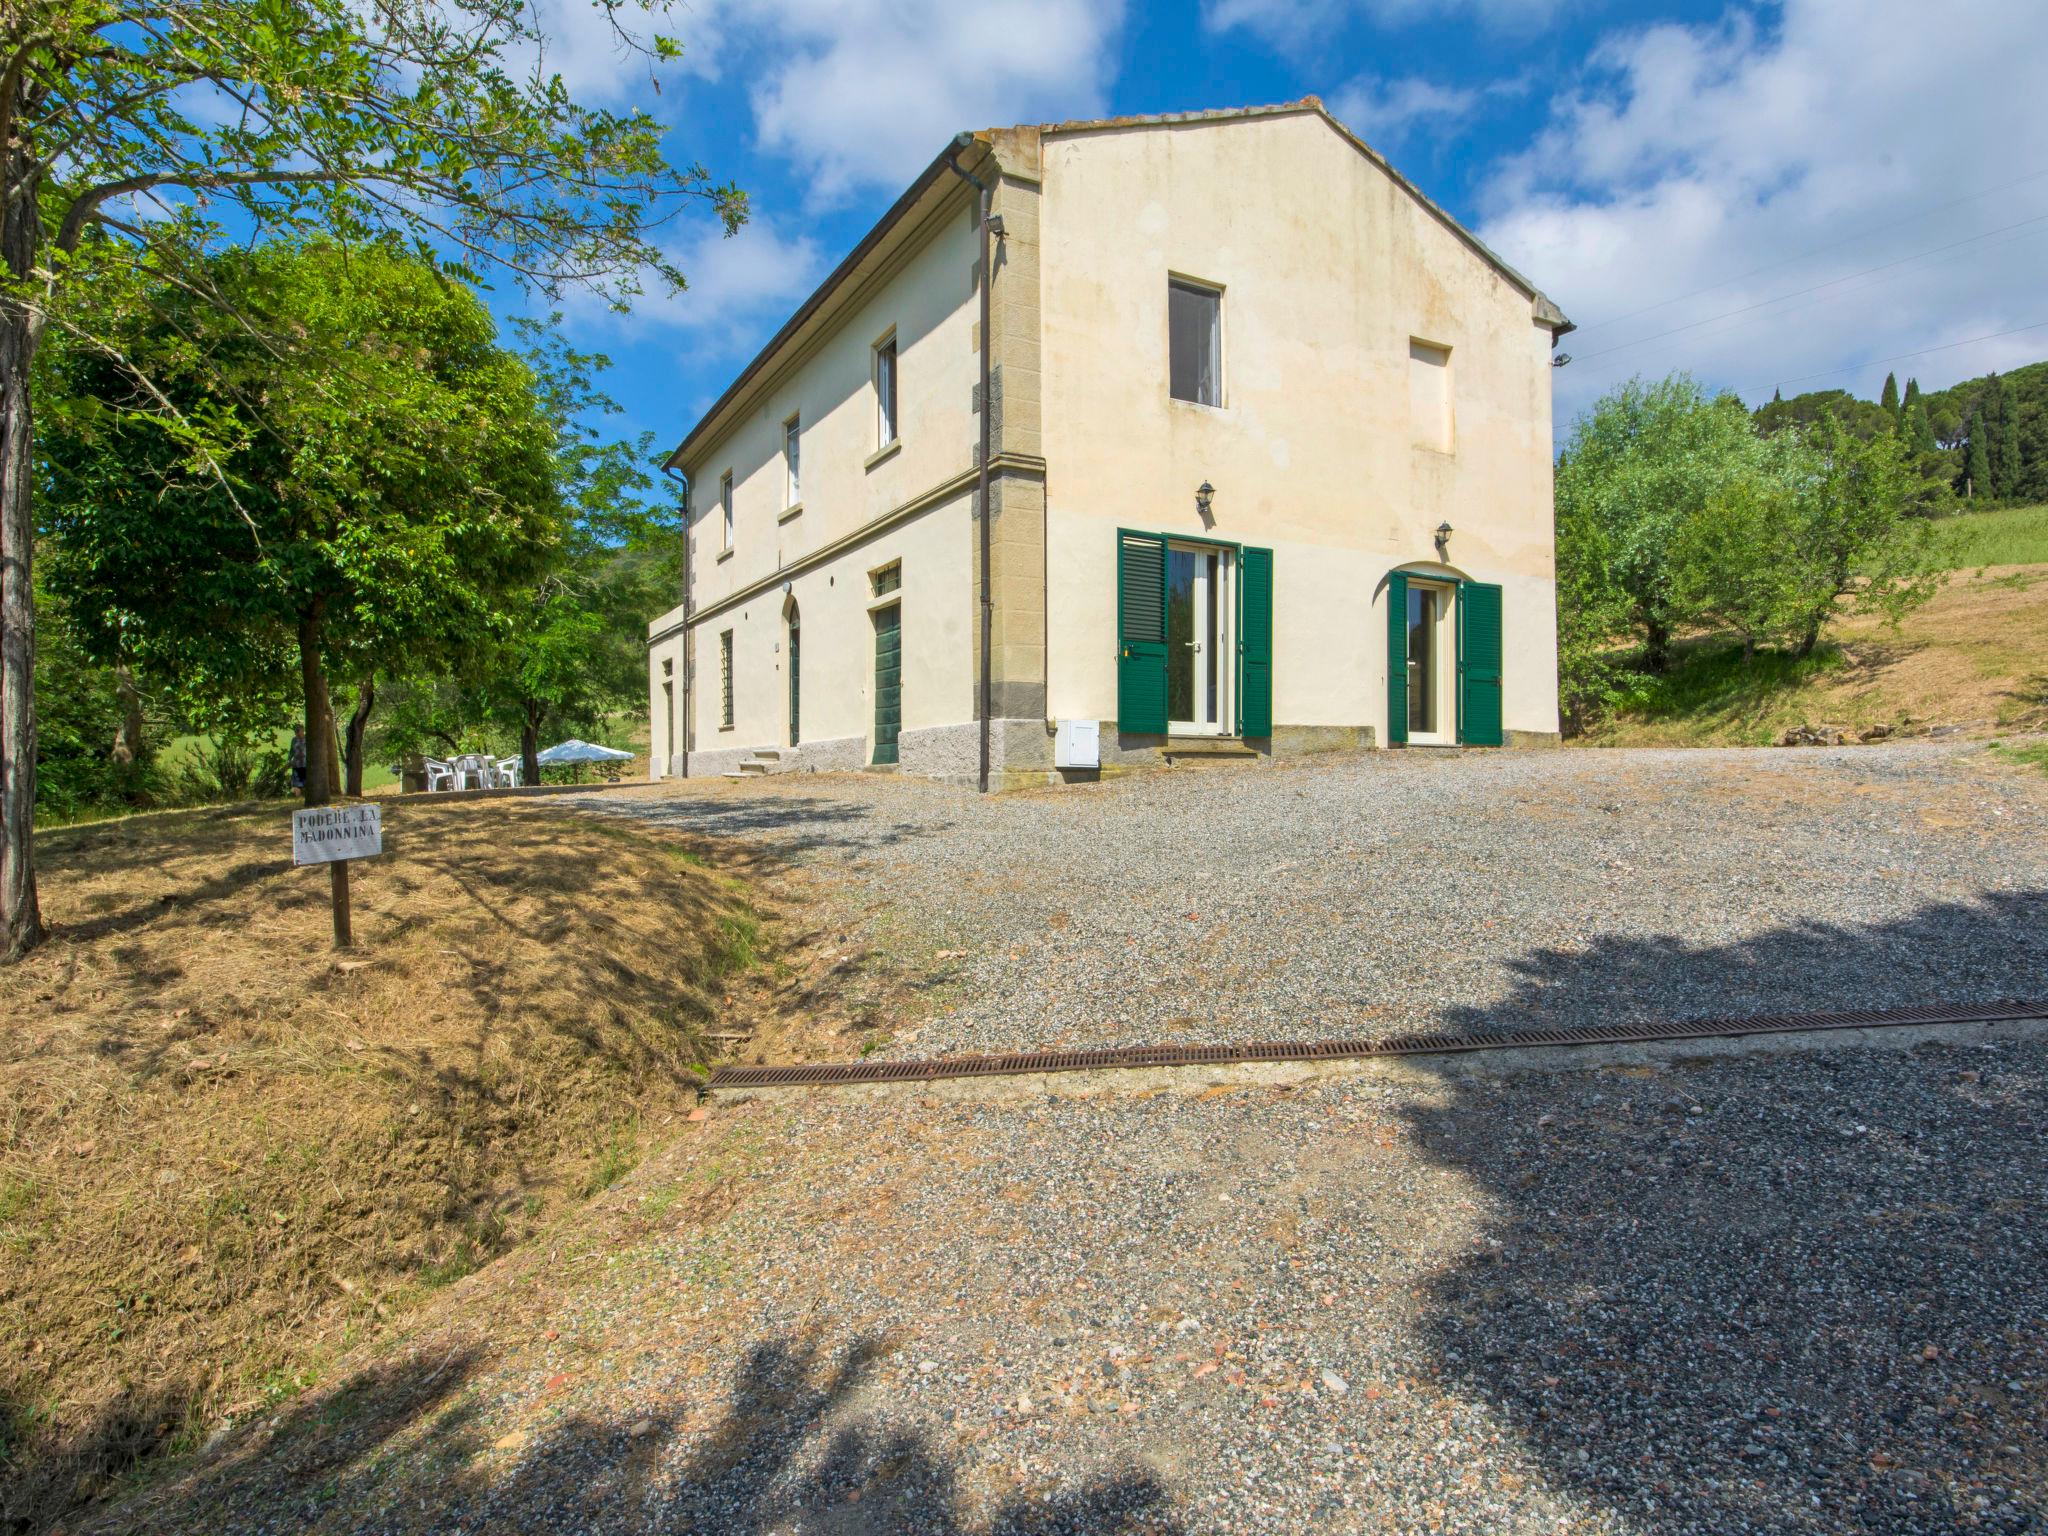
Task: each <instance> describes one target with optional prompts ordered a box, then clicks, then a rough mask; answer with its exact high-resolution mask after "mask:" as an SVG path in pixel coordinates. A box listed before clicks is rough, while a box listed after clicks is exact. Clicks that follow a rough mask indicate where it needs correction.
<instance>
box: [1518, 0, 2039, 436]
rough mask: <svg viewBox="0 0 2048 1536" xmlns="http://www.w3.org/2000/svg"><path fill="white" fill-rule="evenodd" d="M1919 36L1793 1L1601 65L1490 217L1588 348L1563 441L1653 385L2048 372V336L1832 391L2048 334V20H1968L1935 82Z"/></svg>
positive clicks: (1825, 383)
mask: <svg viewBox="0 0 2048 1536" xmlns="http://www.w3.org/2000/svg"><path fill="white" fill-rule="evenodd" d="M1926 16H1927V13H1926V11H1925V9H1924V7H1923V6H1921V5H1919V4H1917V3H1915V0H1787V4H1786V5H1785V6H1784V9H1783V15H1782V18H1781V20H1780V21H1779V23H1778V25H1777V26H1776V27H1775V28H1765V27H1762V26H1760V25H1759V24H1758V23H1757V22H1756V21H1755V20H1754V19H1753V18H1752V17H1751V16H1750V15H1749V14H1748V13H1746V12H1743V11H1732V12H1730V13H1729V14H1728V16H1727V17H1725V18H1724V19H1723V20H1722V21H1721V22H1719V23H1718V24H1715V25H1711V26H1700V27H1683V26H1660V27H1652V28H1648V29H1641V30H1630V31H1626V32H1619V33H1616V34H1614V35H1612V36H1610V37H1609V39H1608V40H1607V41H1606V42H1604V43H1603V44H1602V45H1601V46H1600V48H1599V49H1598V50H1597V51H1596V52H1595V54H1594V55H1593V57H1592V59H1591V60H1590V64H1589V69H1588V72H1587V75H1586V77H1585V79H1584V80H1583V81H1581V82H1580V83H1578V84H1576V85H1575V86H1574V87H1572V88H1571V89H1569V90H1567V91H1566V92H1564V93H1563V94H1561V95H1560V96H1559V97H1558V98H1557V99H1556V101H1555V102H1554V103H1553V104H1552V113H1551V120H1550V125H1549V127H1548V128H1547V129H1546V131H1545V132H1544V133H1543V134H1542V135H1541V136H1540V137H1539V138H1538V140H1537V142H1536V143H1535V144H1534V145H1533V146H1532V147H1531V148H1530V149H1529V150H1528V151H1527V152H1526V153H1525V154H1522V155H1520V156H1517V157H1516V158H1514V159H1513V160H1511V161H1509V162H1507V163H1506V164H1504V165H1502V166H1500V167H1499V168H1497V171H1496V173H1495V175H1494V176H1493V177H1492V179H1491V181H1490V184H1489V186H1488V188H1487V190H1486V193H1485V195H1484V198H1483V204H1484V208H1485V215H1486V216H1485V218H1484V220H1483V223H1482V226H1481V230H1480V232H1481V234H1482V235H1483V237H1484V238H1485V239H1486V240H1487V242H1488V243H1489V244H1491V245H1493V246H1494V247H1495V249H1497V250H1499V251H1500V252H1501V253H1502V254H1503V255H1505V256H1506V257H1507V258H1508V259H1509V260H1510V261H1512V262H1514V263H1515V264H1516V265H1517V266H1519V267H1520V268H1521V269H1522V270H1523V271H1525V272H1527V273H1528V274H1529V275H1530V277H1531V278H1532V279H1533V280H1534V281H1536V282H1537V283H1538V284H1540V285H1541V286H1542V287H1543V288H1544V289H1545V290H1546V291H1547V292H1549V293H1550V295H1551V296H1552V297H1553V298H1555V299H1556V300H1557V301H1558V302H1559V303H1560V304H1561V305H1562V306H1563V307H1564V309H1565V311H1566V312H1567V313H1568V314H1570V315H1571V316H1572V317H1573V318H1574V319H1575V320H1578V321H1580V322H1581V324H1582V325H1584V326H1585V327H1586V329H1585V330H1584V331H1583V332H1582V334H1580V335H1576V336H1572V337H1568V338H1567V339H1566V341H1565V343H1564V345H1565V348H1566V350H1568V351H1570V352H1572V353H1573V354H1575V356H1576V358H1577V361H1576V362H1575V363H1574V364H1573V365H1572V366H1571V367H1569V368H1566V369H1564V370H1562V371H1561V372H1560V374H1559V375H1558V408H1559V409H1558V414H1559V421H1560V425H1562V424H1563V422H1564V421H1565V420H1566V419H1567V418H1568V416H1569V414H1570V413H1571V412H1572V411H1573V410H1575V409H1577V408H1578V407H1580V406H1582V405H1584V404H1585V403H1587V402H1588V401H1589V400H1590V399H1591V398H1592V397H1593V396H1595V395H1597V394H1598V393H1599V392H1600V391H1602V390H1604V389H1606V388H1608V387H1610V386H1611V385H1613V384H1614V383H1616V382H1618V381H1619V380H1621V379H1623V378H1626V377H1627V376H1628V375H1629V374H1630V373H1631V372H1635V371H1641V372H1644V373H1647V374H1661V373H1664V372H1666V371H1669V370H1671V369H1673V368H1681V367H1682V368H1687V369H1689V370H1691V371H1692V372H1693V373H1695V374H1696V375H1698V376H1699V377H1701V378H1702V379H1703V380H1705V381H1707V382H1710V383H1713V384H1717V385H1726V386H1730V387H1734V388H1738V389H1743V390H1745V391H1747V392H1748V393H1749V394H1750V395H1751V396H1752V398H1755V397H1762V398H1768V397H1769V395H1770V392H1771V390H1772V388H1773V387H1774V385H1776V384H1778V383H1781V382H1782V383H1783V385H1784V387H1785V390H1786V392H1787V393H1788V394H1790V393H1794V392H1797V391H1799V390H1804V389H1809V388H1827V387H1831V386H1840V387H1844V388H1852V389H1856V390H1857V391H1859V392H1861V393H1864V394H1869V393H1871V392H1873V391H1874V390H1875V388H1876V386H1877V385H1878V384H1879V383H1881V382H1882V380H1883V377H1884V374H1885V372H1886V371H1887V368H1889V367H1896V368H1897V371H1898V373H1899V376H1900V378H1901V379H1904V378H1905V377H1906V376H1907V375H1908V374H1917V375H1918V376H1919V377H1920V379H1921V381H1922V383H1923V385H1925V386H1927V387H1930V388H1931V387H1936V386H1938V385H1939V384H1941V383H1944V382H1949V381H1952V380H1954V379H1956V378H1961V377H1967V376H1969V375H1971V374H1975V373H1980V372H1982V371H1984V370H1985V369H1987V368H1993V367H2009V366H2012V365H2014V364H2016V363H2019V362H2025V361H2030V360H2032V359H2034V358H2038V357H2042V356H2048V327H2044V328H2042V329H2039V330H2035V331H2032V332H2031V333H2029V334H2025V335H2018V336H2012V337H2008V338H2004V339H2002V340H1998V341H1986V342H1983V343H1980V344H1975V345H1971V346H1964V347H1954V348H1949V349H1947V350H1944V351H1941V352H1931V353H1928V354H1927V355H1925V356H1924V357H1919V358H1911V359H1907V360H1904V361H1901V362H1898V363H1896V364H1889V363H1881V362H1872V363H1871V365H1870V366H1869V367H1866V368H1861V369H1858V370H1853V371H1848V372H1833V371H1832V370H1835V369H1837V368H1839V367H1840V366H1841V365H1843V364H1848V363H1858V362H1863V361H1866V360H1874V359H1881V358H1888V357H1891V356H1893V355H1895V354H1904V353H1912V352H1919V351H1920V350H1921V349H1923V348H1932V347H1936V346H1939V345H1941V344H1944V343H1948V342H1954V341H1959V340H1964V339H1966V338H1970V337H1976V336H1983V335H1988V334H1990V333H1992V332H1997V331H2003V330H2009V329H2012V328H2014V327H2018V326H2022V325H2029V324H2031V323H2033V322H2036V321H2048V295H2044V292H2043V290H2042V288H2041V284H2040V279H2039V273H2040V271H2041V269H2042V264H2043V257H2044V254H2048V217H2043V216H2048V92H2043V91H2041V90H2040V89H2039V88H2038V84H2037V83H2036V82H2035V81H2034V79H2033V74H2034V71H2035V70H2036V69H2037V67H2038V61H2039V60H2040V59H2041V58H2042V57H2044V56H2048V8H2043V7H2042V6H2040V5H2039V4H2038V3H2037V0H1982V3H1978V4H1973V5H1970V6H1966V7H1958V8H1954V9H1952V10H1951V11H1949V12H1947V13H1945V16H1944V20H1943V23H1942V27H1941V29H1940V37H1939V48H1938V63H1937V60H1936V55H1935V54H1934V53H1932V52H1930V46H1929V34H1928V33H1927V30H1926ZM2035 172H2041V173H2044V174H2041V175H2033V174H2032V173H2035ZM2015 183H2016V184H2015ZM1977 194H1988V195H1977ZM2029 221H2033V222H2029ZM2014 225H2020V226H2021V227H2019V228H2011V227H2010V226H2014ZM1938 247H1951V248H1950V249H1947V250H1938V249H1937V248H1938ZM1694 290H1707V291H1705V292H1699V293H1694ZM1673 299H1676V300H1678V302H1675V303H1672V302H1665V301H1668V300H1673ZM1638 311H1644V312H1642V313H1637V312H1638ZM1735 311H1741V313H1732V312H1735ZM1603 322H1605V323H1603ZM1666 333H1669V334H1666ZM1823 373H1825V374H1826V376H1823V377H1817V378H1808V377H1806V376H1807V375H1814V374H1823Z"/></svg>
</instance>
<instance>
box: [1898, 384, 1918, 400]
mask: <svg viewBox="0 0 2048 1536" xmlns="http://www.w3.org/2000/svg"><path fill="white" fill-rule="evenodd" d="M1919 398H1920V381H1919V380H1918V379H1908V380H1906V398H1905V399H1904V400H1903V401H1902V402H1901V404H1904V405H1912V404H1913V403H1914V402H1915V401H1917V400H1918V399H1919Z"/></svg>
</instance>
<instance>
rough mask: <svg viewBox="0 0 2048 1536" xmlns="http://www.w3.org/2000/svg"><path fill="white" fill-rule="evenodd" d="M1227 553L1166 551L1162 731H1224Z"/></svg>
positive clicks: (1190, 547)
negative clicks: (1164, 695)
mask: <svg viewBox="0 0 2048 1536" xmlns="http://www.w3.org/2000/svg"><path fill="white" fill-rule="evenodd" d="M1229 583H1230V552H1229V551H1228V550H1225V549H1218V548H1217V547H1215V546H1214V545H1200V544H1169V545H1168V546H1167V548H1166V728H1167V730H1168V732H1169V733H1171V734H1172V735H1175V736H1220V735H1222V734H1223V733H1224V732H1225V731H1226V730H1227V729H1228V726H1229V716H1230V681H1231V679H1230V650H1231V643H1232V636H1231V611H1230V605H1229V602H1228V595H1229Z"/></svg>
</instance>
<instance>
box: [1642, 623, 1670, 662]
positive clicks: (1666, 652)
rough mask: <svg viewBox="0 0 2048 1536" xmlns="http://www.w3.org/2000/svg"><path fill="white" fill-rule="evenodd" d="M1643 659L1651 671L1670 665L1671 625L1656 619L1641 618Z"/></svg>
mask: <svg viewBox="0 0 2048 1536" xmlns="http://www.w3.org/2000/svg"><path fill="white" fill-rule="evenodd" d="M1643 641H1644V644H1643V659H1644V661H1645V662H1647V663H1648V665H1649V668H1650V670H1651V671H1652V672H1662V671H1663V670H1665V668H1667V667H1669V666H1670V665H1671V627H1670V626H1669V625H1668V624H1664V623H1661V622H1660V621H1658V620H1656V619H1644V620H1643Z"/></svg>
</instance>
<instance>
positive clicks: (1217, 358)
mask: <svg viewBox="0 0 2048 1536" xmlns="http://www.w3.org/2000/svg"><path fill="white" fill-rule="evenodd" d="M1166 340H1167V352H1168V375H1169V384H1170V386H1171V389H1172V393H1173V398H1174V399H1176V400H1191V401H1193V402H1194V403H1195V404H1196V405H1221V404H1222V403H1223V295H1222V293H1221V292H1220V291H1218V290H1217V289H1214V288H1204V287H1202V286H1201V284H1199V283H1188V282H1182V281H1181V280H1180V279H1179V278H1170V279H1168V281H1167V284H1166Z"/></svg>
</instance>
